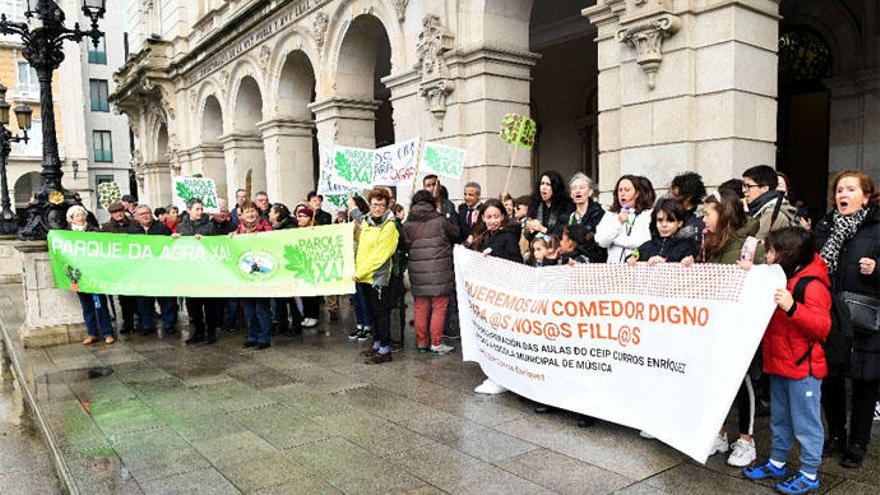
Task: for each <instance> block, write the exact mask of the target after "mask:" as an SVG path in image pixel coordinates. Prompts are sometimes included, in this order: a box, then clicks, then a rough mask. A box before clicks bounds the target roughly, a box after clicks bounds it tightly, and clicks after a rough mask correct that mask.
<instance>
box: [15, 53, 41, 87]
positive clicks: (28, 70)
mask: <svg viewBox="0 0 880 495" xmlns="http://www.w3.org/2000/svg"><path fill="white" fill-rule="evenodd" d="M16 89H17V90H18V92H19V93H37V94H39V92H40V80H39V79H37V71H36V70H34V68H33V67H31V64H29V63H27V61H26V60H19V61H18V87H17V88H16Z"/></svg>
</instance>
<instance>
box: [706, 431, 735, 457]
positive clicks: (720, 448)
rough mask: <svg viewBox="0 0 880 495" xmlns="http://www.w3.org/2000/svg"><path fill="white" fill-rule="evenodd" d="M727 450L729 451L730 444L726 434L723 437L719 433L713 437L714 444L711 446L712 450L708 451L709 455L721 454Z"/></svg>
mask: <svg viewBox="0 0 880 495" xmlns="http://www.w3.org/2000/svg"><path fill="white" fill-rule="evenodd" d="M728 450H730V442H728V441H727V433H725V434H724V435H722V434H720V433H719V434H718V436H717V437H715V443H713V444H712V450H711V451H709V455H715V454H723V453H725V452H727V451H728Z"/></svg>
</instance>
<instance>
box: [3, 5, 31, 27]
mask: <svg viewBox="0 0 880 495" xmlns="http://www.w3.org/2000/svg"><path fill="white" fill-rule="evenodd" d="M0 10H2V11H3V13H4V14H6V18H7V19H8V20H10V21H12V22H24V20H25V19H24V11H25V10H27V4H26V3H25V0H0Z"/></svg>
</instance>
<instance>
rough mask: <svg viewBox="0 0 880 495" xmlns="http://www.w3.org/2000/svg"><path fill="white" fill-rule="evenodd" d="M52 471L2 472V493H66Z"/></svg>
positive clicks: (25, 494)
mask: <svg viewBox="0 0 880 495" xmlns="http://www.w3.org/2000/svg"><path fill="white" fill-rule="evenodd" d="M54 478H55V477H54V476H52V475H51V471H45V472H42V471H40V472H31V473H27V474H23V473H6V474H3V473H0V493H2V494H3V495H33V494H35V493H39V494H41V495H43V494H45V495H53V494H59V495H60V494H62V493H64V492H63V491H62V489H61V484H60V483H59V482H58V481H57V480H55V479H54Z"/></svg>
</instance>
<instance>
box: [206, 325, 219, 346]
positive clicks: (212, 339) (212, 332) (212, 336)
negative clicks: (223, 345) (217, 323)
mask: <svg viewBox="0 0 880 495" xmlns="http://www.w3.org/2000/svg"><path fill="white" fill-rule="evenodd" d="M216 343H217V329H216V328H209V329H208V332H207V335H206V336H205V345H211V344H216Z"/></svg>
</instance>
